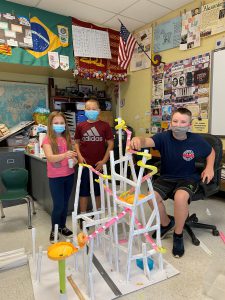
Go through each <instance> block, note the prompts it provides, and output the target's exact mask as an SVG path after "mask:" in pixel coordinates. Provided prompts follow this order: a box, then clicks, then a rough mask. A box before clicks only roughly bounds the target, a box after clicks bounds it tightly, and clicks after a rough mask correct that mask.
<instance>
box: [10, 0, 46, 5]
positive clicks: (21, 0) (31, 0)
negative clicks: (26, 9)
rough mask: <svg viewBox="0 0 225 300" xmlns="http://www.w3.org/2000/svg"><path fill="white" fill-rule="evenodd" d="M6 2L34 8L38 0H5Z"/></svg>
mask: <svg viewBox="0 0 225 300" xmlns="http://www.w3.org/2000/svg"><path fill="white" fill-rule="evenodd" d="M6 1H8V2H14V3H18V4H22V5H27V6H36V5H37V4H38V2H39V1H40V0H6Z"/></svg>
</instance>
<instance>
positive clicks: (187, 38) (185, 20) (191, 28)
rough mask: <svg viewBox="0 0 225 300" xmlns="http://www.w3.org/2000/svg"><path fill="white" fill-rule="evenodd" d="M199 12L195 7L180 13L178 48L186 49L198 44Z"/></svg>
mask: <svg viewBox="0 0 225 300" xmlns="http://www.w3.org/2000/svg"><path fill="white" fill-rule="evenodd" d="M200 25H201V14H200V9H199V8H198V7H197V8H195V9H193V10H190V11H187V12H186V13H184V14H182V31H181V42H180V50H188V49H192V48H195V47H199V46H200Z"/></svg>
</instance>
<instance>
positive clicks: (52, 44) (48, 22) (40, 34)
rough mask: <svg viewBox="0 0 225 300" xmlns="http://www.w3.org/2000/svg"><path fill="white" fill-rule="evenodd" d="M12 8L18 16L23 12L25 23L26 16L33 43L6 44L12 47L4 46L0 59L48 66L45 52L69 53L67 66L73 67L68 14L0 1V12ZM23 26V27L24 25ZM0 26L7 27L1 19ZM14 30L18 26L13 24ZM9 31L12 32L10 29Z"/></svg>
mask: <svg viewBox="0 0 225 300" xmlns="http://www.w3.org/2000/svg"><path fill="white" fill-rule="evenodd" d="M12 11H15V12H16V15H17V16H18V18H20V17H19V16H23V17H21V18H20V19H21V22H22V21H23V23H24V24H25V20H26V19H28V20H29V22H30V26H31V31H32V42H33V46H32V48H29V47H26V48H21V47H10V46H8V47H10V48H11V52H9V51H7V49H5V51H4V52H1V53H4V54H3V55H0V62H5V63H13V64H23V65H32V66H45V67H49V60H48V52H57V53H58V55H65V56H68V57H69V68H70V69H73V68H74V56H73V45H72V39H71V37H72V34H71V31H72V20H71V17H65V16H62V15H59V14H54V13H50V12H47V11H45V10H41V9H37V8H35V7H30V6H25V5H20V4H16V3H12V2H8V1H1V16H3V15H6V14H7V13H8V12H12ZM30 16H31V17H30ZM58 25H60V27H59V26H58ZM24 26H25V25H23V28H26V27H24ZM0 28H1V29H2V28H6V25H5V24H4V22H2V21H0ZM15 30H17V31H19V30H21V29H19V27H18V26H14V31H15ZM11 31H12V30H11ZM10 34H11V35H13V33H10ZM17 34H19V32H17V33H16V35H17ZM28 36H29V35H28ZM0 49H1V47H0ZM6 51H7V52H6ZM9 53H11V55H9Z"/></svg>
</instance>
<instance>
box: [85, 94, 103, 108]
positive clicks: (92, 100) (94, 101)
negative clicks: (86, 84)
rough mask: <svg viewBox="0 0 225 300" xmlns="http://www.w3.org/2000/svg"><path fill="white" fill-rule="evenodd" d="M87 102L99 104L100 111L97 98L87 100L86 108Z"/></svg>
mask: <svg viewBox="0 0 225 300" xmlns="http://www.w3.org/2000/svg"><path fill="white" fill-rule="evenodd" d="M87 102H92V103H96V104H97V106H98V108H99V109H100V104H99V101H98V100H97V98H95V97H91V98H89V99H88V100H86V102H85V106H86V104H87Z"/></svg>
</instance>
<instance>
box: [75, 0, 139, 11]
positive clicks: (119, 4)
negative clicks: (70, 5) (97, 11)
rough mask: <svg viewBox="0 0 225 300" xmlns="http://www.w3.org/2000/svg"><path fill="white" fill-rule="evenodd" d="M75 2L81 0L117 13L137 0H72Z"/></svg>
mask: <svg viewBox="0 0 225 300" xmlns="http://www.w3.org/2000/svg"><path fill="white" fill-rule="evenodd" d="M73 1H77V2H82V3H86V4H89V5H91V6H95V7H98V8H102V9H104V10H107V11H111V12H115V13H119V12H121V11H122V10H124V9H126V8H128V7H129V6H130V5H132V4H134V3H135V2H137V0H122V1H121V0H113V1H112V0H91V1H90V0H73Z"/></svg>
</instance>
